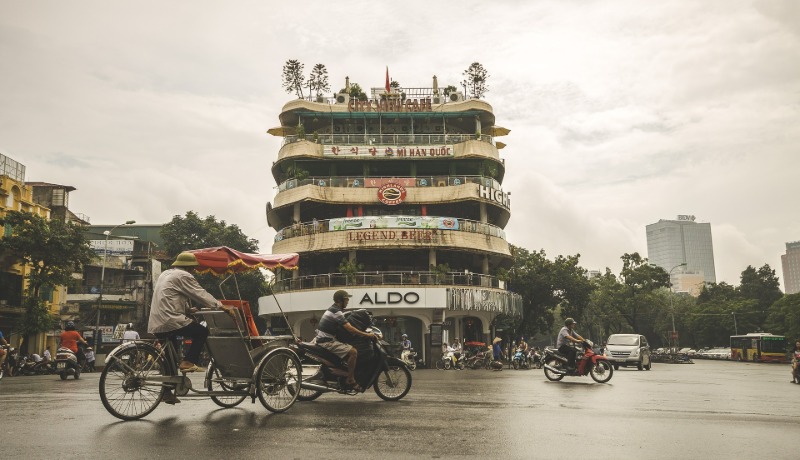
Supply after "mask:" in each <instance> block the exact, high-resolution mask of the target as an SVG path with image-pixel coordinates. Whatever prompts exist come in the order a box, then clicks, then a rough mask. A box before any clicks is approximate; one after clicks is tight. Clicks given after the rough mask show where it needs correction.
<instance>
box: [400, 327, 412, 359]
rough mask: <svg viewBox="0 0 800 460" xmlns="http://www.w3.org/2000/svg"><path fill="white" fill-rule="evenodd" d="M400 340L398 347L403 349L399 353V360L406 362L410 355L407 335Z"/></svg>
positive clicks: (409, 343) (409, 342)
mask: <svg viewBox="0 0 800 460" xmlns="http://www.w3.org/2000/svg"><path fill="white" fill-rule="evenodd" d="M400 338H401V339H402V340H401V341H400V345H401V346H402V347H403V351H402V352H401V353H400V359H402V360H403V361H408V354H409V353H411V341H410V340H408V334H403V335H401V336H400Z"/></svg>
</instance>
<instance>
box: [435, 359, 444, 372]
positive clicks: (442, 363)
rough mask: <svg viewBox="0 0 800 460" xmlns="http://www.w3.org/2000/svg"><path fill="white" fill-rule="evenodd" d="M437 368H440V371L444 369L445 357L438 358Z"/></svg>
mask: <svg viewBox="0 0 800 460" xmlns="http://www.w3.org/2000/svg"><path fill="white" fill-rule="evenodd" d="M436 369H439V370H440V371H443V370H444V360H443V359H437V360H436Z"/></svg>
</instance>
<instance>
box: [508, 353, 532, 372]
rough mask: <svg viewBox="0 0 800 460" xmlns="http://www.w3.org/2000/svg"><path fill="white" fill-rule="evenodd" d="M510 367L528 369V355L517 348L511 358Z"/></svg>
mask: <svg viewBox="0 0 800 460" xmlns="http://www.w3.org/2000/svg"><path fill="white" fill-rule="evenodd" d="M511 367H513V368H514V369H528V367H529V366H528V355H527V353H525V352H524V351H523V350H522V349H521V348H517V350H516V351H515V352H514V356H512V357H511Z"/></svg>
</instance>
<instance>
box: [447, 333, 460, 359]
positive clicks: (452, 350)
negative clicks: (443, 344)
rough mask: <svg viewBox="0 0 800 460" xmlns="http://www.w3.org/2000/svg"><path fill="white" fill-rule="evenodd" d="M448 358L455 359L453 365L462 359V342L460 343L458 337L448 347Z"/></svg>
mask: <svg viewBox="0 0 800 460" xmlns="http://www.w3.org/2000/svg"><path fill="white" fill-rule="evenodd" d="M447 356H449V357H451V358H453V364H455V363H456V362H458V359H459V358H460V357H461V342H459V341H458V337H456V338H454V339H453V344H452V345H448V346H447Z"/></svg>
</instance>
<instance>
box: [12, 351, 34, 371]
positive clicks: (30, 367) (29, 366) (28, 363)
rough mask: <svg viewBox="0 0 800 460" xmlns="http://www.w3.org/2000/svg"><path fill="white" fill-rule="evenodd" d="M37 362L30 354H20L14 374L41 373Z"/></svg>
mask: <svg viewBox="0 0 800 460" xmlns="http://www.w3.org/2000/svg"><path fill="white" fill-rule="evenodd" d="M37 364H38V363H37V362H36V361H34V359H33V358H31V357H30V356H28V355H22V356H19V357H18V358H17V362H16V364H15V366H14V375H37V374H39V373H40V372H39V370H38V369H37Z"/></svg>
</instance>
